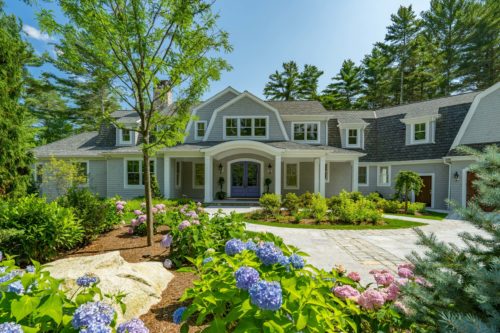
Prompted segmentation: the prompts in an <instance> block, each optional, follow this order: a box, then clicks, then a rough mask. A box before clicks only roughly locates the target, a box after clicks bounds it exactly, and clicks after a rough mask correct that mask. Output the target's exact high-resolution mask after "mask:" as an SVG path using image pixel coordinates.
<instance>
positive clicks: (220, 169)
mask: <svg viewBox="0 0 500 333" xmlns="http://www.w3.org/2000/svg"><path fill="white" fill-rule="evenodd" d="M223 168H224V167H223V166H222V163H219V174H221V175H222V169H223Z"/></svg>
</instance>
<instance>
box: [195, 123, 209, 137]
mask: <svg viewBox="0 0 500 333" xmlns="http://www.w3.org/2000/svg"><path fill="white" fill-rule="evenodd" d="M194 124H195V130H196V132H195V135H194V138H195V139H196V140H201V139H203V138H204V137H205V130H206V128H207V122H206V121H197V122H195V123H194Z"/></svg>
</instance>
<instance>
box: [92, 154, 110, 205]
mask: <svg viewBox="0 0 500 333" xmlns="http://www.w3.org/2000/svg"><path fill="white" fill-rule="evenodd" d="M106 163H107V162H106V160H89V170H88V172H89V189H90V190H91V191H92V192H94V193H97V194H98V195H99V196H101V197H107V195H108V193H107V189H106V185H107V184H106V182H107V181H106V178H107V167H106Z"/></svg>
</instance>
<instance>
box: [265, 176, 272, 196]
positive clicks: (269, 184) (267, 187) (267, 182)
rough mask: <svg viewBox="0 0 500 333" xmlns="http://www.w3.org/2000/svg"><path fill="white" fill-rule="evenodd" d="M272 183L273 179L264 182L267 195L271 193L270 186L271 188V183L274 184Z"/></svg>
mask: <svg viewBox="0 0 500 333" xmlns="http://www.w3.org/2000/svg"><path fill="white" fill-rule="evenodd" d="M272 182H273V181H272V180H271V178H266V179H265V180H264V185H266V193H270V192H269V186H271V183H272Z"/></svg>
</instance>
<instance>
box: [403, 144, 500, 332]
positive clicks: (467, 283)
mask: <svg viewBox="0 0 500 333" xmlns="http://www.w3.org/2000/svg"><path fill="white" fill-rule="evenodd" d="M462 151H463V152H465V153H467V154H470V155H474V156H476V157H477V163H475V164H474V165H473V166H471V168H470V171H471V172H474V173H475V174H476V175H477V180H476V181H474V186H475V188H476V190H477V193H478V194H477V196H476V197H475V198H473V199H472V200H471V201H469V203H468V207H467V208H461V209H457V211H458V213H459V214H460V215H461V216H462V217H463V219H464V220H466V221H469V223H471V224H472V225H474V226H475V227H477V228H478V229H479V230H478V231H480V232H478V233H475V234H471V233H463V234H461V235H460V238H461V239H462V241H463V243H464V245H462V246H459V245H457V244H447V243H444V242H441V241H438V240H437V239H436V237H435V236H434V235H432V234H430V235H426V234H424V233H423V232H422V231H421V230H418V229H417V232H418V234H419V237H420V240H419V244H420V245H423V246H425V247H426V248H427V251H426V252H425V255H419V254H417V253H413V254H412V255H411V257H409V259H410V260H411V261H412V263H413V264H414V265H415V272H416V274H418V275H420V276H423V277H424V278H425V279H426V280H427V282H426V283H424V285H411V286H408V287H407V288H405V290H404V294H405V299H406V303H407V305H409V306H410V308H411V313H412V314H413V316H414V319H415V321H417V322H418V323H420V324H422V325H425V326H427V327H428V329H427V330H426V331H431V330H439V331H442V332H461V333H469V332H470V333H473V332H474V333H475V332H491V333H493V332H498V330H499V329H500V228H499V226H500V214H499V212H500V147H498V146H496V145H492V146H488V147H486V148H485V149H484V152H483V153H480V152H477V151H474V150H472V149H470V148H462ZM484 209H487V211H488V212H486V211H485V210H484Z"/></svg>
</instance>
